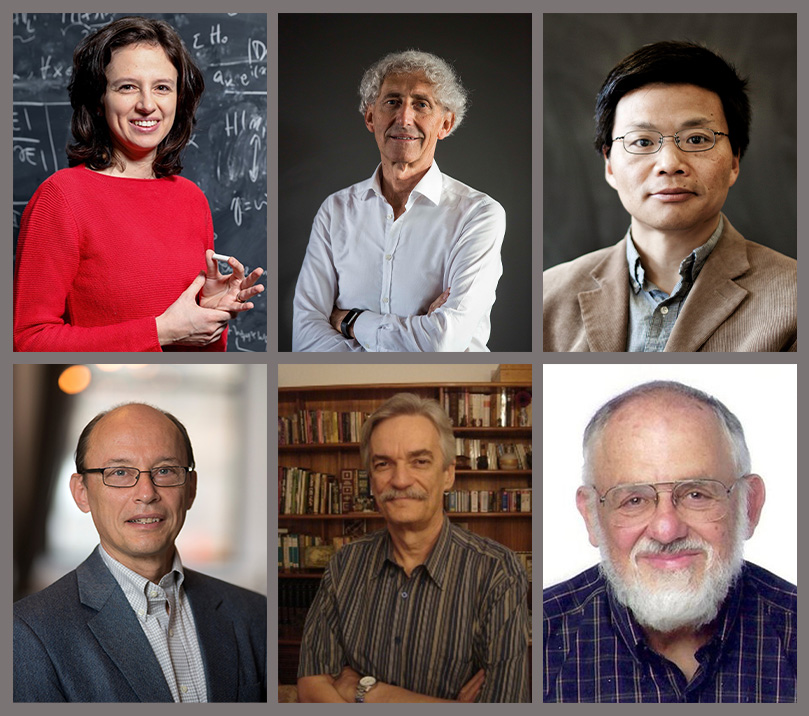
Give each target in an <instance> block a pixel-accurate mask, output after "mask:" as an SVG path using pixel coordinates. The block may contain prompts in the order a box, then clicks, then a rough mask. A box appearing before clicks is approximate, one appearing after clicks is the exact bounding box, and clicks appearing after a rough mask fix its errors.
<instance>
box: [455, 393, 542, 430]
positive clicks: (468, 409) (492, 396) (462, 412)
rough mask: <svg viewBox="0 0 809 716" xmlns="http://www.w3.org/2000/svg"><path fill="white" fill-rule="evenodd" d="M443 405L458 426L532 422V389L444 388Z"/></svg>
mask: <svg viewBox="0 0 809 716" xmlns="http://www.w3.org/2000/svg"><path fill="white" fill-rule="evenodd" d="M442 400H443V407H444V410H446V411H447V415H449V417H450V420H451V421H452V424H453V425H454V426H455V427H458V428H514V427H529V426H530V425H531V420H532V417H531V391H530V390H528V389H526V388H499V389H494V390H493V391H492V392H490V393H477V392H474V393H473V392H470V391H469V390H468V389H457V390H453V389H447V390H445V391H444V394H443V398H442Z"/></svg>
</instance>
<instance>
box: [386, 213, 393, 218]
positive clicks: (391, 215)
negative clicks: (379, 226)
mask: <svg viewBox="0 0 809 716" xmlns="http://www.w3.org/2000/svg"><path fill="white" fill-rule="evenodd" d="M385 218H386V219H392V218H393V214H388V215H387V216H386V217H385Z"/></svg>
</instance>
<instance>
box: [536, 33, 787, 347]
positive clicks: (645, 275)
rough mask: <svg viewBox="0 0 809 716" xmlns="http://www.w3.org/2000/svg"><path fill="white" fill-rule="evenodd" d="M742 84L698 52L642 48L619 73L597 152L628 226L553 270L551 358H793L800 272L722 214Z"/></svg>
mask: <svg viewBox="0 0 809 716" xmlns="http://www.w3.org/2000/svg"><path fill="white" fill-rule="evenodd" d="M746 85H747V81H746V80H744V79H742V78H741V77H739V75H738V74H737V73H736V71H735V69H734V68H733V67H732V66H731V65H729V64H728V63H727V62H725V60H723V59H722V58H721V57H719V56H718V55H716V54H715V53H713V52H711V51H710V50H708V49H706V48H705V47H702V46H700V45H697V44H694V43H689V42H657V43H654V44H651V45H645V46H643V47H641V48H640V49H638V50H636V51H635V52H633V53H631V54H630V55H629V56H627V57H626V58H624V59H623V60H621V62H619V63H618V65H616V67H614V68H613V70H612V71H611V72H610V74H609V75H608V77H607V79H606V80H605V81H604V84H603V86H602V87H601V91H600V92H599V95H598V99H597V102H596V140H595V145H596V150H597V151H598V152H599V154H601V155H602V157H603V160H604V171H605V178H606V180H607V183H608V184H609V185H610V186H611V187H613V188H614V189H615V190H616V191H617V192H618V196H619V198H620V200H621V203H622V204H623V206H624V208H625V209H626V210H627V212H629V214H630V215H631V217H632V220H631V225H630V228H629V231H628V232H627V234H626V236H625V237H624V238H623V239H622V240H621V241H620V242H619V243H618V244H616V245H615V246H613V247H610V248H606V249H600V250H598V251H594V252H592V253H589V254H586V255H584V256H581V257H579V258H577V259H575V260H573V261H570V262H568V263H564V264H560V265H559V266H555V267H553V268H550V269H548V270H547V271H545V272H544V274H543V348H544V350H546V351H642V352H655V351H794V350H797V262H796V261H795V260H794V259H791V258H789V257H787V256H783V255H782V254H779V253H778V252H776V251H773V250H772V249H769V248H766V247H764V246H761V245H759V244H757V243H753V242H752V241H747V240H745V239H744V237H742V235H741V234H739V232H738V231H736V230H735V229H734V228H733V226H732V225H731V223H730V221H729V220H728V218H727V217H726V216H725V215H724V214H723V213H722V206H723V205H724V203H725V199H726V198H727V194H728V191H729V190H730V187H732V186H733V184H734V183H735V182H736V179H737V178H738V176H739V166H740V162H741V159H742V156H743V155H744V152H745V149H746V148H747V145H748V141H749V132H750V104H749V101H748V98H747V90H746Z"/></svg>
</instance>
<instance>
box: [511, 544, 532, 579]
mask: <svg viewBox="0 0 809 716" xmlns="http://www.w3.org/2000/svg"><path fill="white" fill-rule="evenodd" d="M514 554H516V555H517V557H519V559H520V562H522V566H523V567H525V571H526V572H527V574H528V581H529V582H531V581H532V579H531V555H532V554H533V552H531V551H530V550H528V551H526V552H515V553H514Z"/></svg>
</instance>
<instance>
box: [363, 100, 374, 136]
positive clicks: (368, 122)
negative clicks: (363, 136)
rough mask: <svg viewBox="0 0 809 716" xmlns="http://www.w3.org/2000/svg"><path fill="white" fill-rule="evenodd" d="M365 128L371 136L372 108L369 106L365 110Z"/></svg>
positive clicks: (372, 130) (372, 127)
mask: <svg viewBox="0 0 809 716" xmlns="http://www.w3.org/2000/svg"><path fill="white" fill-rule="evenodd" d="M365 126H366V127H367V129H368V131H369V132H370V133H371V134H373V133H374V108H373V105H370V104H369V105H368V107H367V108H366V109H365Z"/></svg>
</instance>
